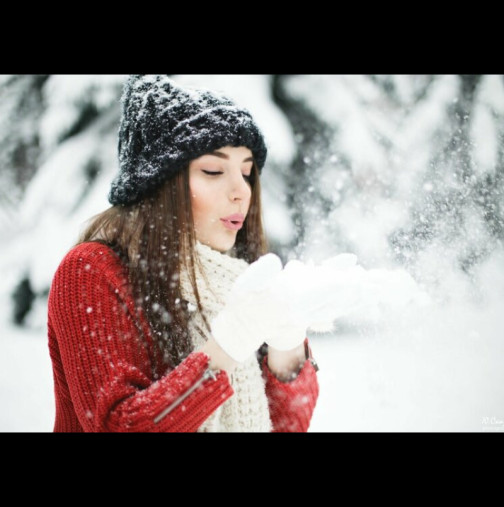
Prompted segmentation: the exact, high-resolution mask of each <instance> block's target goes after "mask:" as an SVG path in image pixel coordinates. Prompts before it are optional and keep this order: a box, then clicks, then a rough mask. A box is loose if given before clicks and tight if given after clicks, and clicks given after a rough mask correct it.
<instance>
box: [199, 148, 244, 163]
mask: <svg viewBox="0 0 504 507" xmlns="http://www.w3.org/2000/svg"><path fill="white" fill-rule="evenodd" d="M208 155H213V156H214V157H219V158H224V159H226V160H229V156H228V155H226V154H225V153H222V152H221V151H212V153H208ZM253 161H254V158H253V157H248V158H246V159H244V160H243V161H242V163H243V162H253Z"/></svg>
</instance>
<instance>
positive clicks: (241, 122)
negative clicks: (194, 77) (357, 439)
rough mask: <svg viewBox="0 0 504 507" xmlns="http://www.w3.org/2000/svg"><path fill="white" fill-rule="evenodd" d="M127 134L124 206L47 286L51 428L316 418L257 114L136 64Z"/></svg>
mask: <svg viewBox="0 0 504 507" xmlns="http://www.w3.org/2000/svg"><path fill="white" fill-rule="evenodd" d="M118 147H119V163H120V172H119V175H118V176H117V178H116V179H115V180H114V182H113V184H112V188H111V191H110V194H109V201H110V203H111V204H112V207H111V208H110V209H108V210H106V211H105V212H103V213H101V214H100V215H98V216H97V217H95V218H94V219H93V221H92V222H91V223H90V225H89V226H88V227H87V229H86V230H85V231H84V233H83V235H82V237H81V239H80V241H79V243H78V244H77V245H76V246H75V247H74V248H72V249H71V250H70V252H68V254H67V255H66V256H65V258H64V259H63V261H62V262H61V264H60V266H59V268H58V270H57V272H56V274H55V276H54V279H53V283H52V286H51V291H50V295H49V302H48V310H49V313H48V333H49V349H50V354H51V359H52V364H53V372H54V385H55V397H56V420H55V426H54V431H57V432H61V431H70V432H80V431H109V432H110V431H132V432H144V431H145V432H146V431H149V432H150V431H157V432H181V431H254V432H255V431H297V432H301V431H307V429H308V427H309V424H310V420H311V417H312V413H313V410H314V407H315V404H316V401H317V397H318V391H319V386H318V382H317V376H316V364H315V362H314V361H313V359H312V358H311V353H310V349H309V347H308V342H307V340H306V338H305V332H306V326H305V324H304V321H303V322H298V321H297V320H296V316H294V315H293V314H292V308H293V307H292V308H291V307H290V306H288V305H287V306H286V304H285V302H286V301H287V299H285V300H284V299H283V298H282V296H281V294H280V295H279V293H278V292H277V293H276V294H275V291H273V290H270V289H271V282H272V280H275V279H276V278H275V277H277V276H278V275H279V274H280V272H281V271H282V268H281V264H280V265H279V261H278V258H276V257H275V256H273V254H267V255H264V254H265V253H266V244H265V239H264V233H263V228H262V222H261V201H260V180H259V176H260V173H261V170H262V168H263V166H264V163H265V160H266V154H267V150H266V146H265V144H264V139H263V136H262V134H261V132H260V131H259V129H258V128H257V126H256V124H255V123H254V121H253V119H252V117H251V116H250V114H249V113H248V112H247V111H246V110H244V109H242V108H239V107H237V106H236V105H235V104H233V103H232V102H231V101H230V100H229V99H227V98H225V97H222V96H220V95H218V94H215V93H211V92H209V91H204V90H192V89H183V88H181V87H179V86H177V85H176V84H175V83H174V82H173V81H172V80H170V79H169V78H168V77H166V76H131V77H130V78H129V79H128V81H127V82H126V84H125V87H124V92H123V97H122V117H121V124H120V129H119V146H118ZM258 259H259V260H258ZM265 342H267V345H266V344H265Z"/></svg>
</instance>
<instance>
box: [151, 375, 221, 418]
mask: <svg viewBox="0 0 504 507" xmlns="http://www.w3.org/2000/svg"><path fill="white" fill-rule="evenodd" d="M215 373H216V372H214V371H212V370H211V369H210V368H207V369H206V370H205V371H204V372H203V375H202V376H201V377H200V378H199V379H198V380H197V381H196V382H195V383H194V384H193V385H192V386H191V387H190V388H189V389H188V390H187V391H186V392H185V393H183V394H182V395H180V396H179V397H178V398H177V399H176V400H175V401H174V402H173V403H171V404H170V405H168V407H166V408H165V409H164V410H163V411H162V412H160V413H159V414H158V415H157V416H156V417H155V418H154V422H155V423H156V424H157V423H158V422H159V421H161V419H163V418H165V417H166V416H167V415H168V414H169V413H170V412H171V411H172V410H174V409H175V408H176V407H178V406H179V405H180V404H181V403H182V402H183V401H184V400H185V399H186V398H187V397H188V396H189V395H190V394H191V393H192V392H193V391H195V390H196V389H198V387H199V386H200V385H201V384H203V382H205V380H208V379H210V378H211V379H212V380H217V377H216V375H215Z"/></svg>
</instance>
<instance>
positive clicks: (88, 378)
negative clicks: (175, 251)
mask: <svg viewBox="0 0 504 507" xmlns="http://www.w3.org/2000/svg"><path fill="white" fill-rule="evenodd" d="M240 262H241V261H240ZM195 318H196V317H195ZM140 331H141V332H140ZM142 337H144V338H142ZM193 339H194V341H195V343H201V341H198V340H201V339H204V336H200V337H198V336H197V335H194V338H193ZM48 345H49V352H50V356H51V360H52V366H53V375H54V393H55V405H56V416H55V424H54V431H56V432H81V431H87V432H116V431H121V432H123V431H129V432H186V431H187V432H194V431H197V430H200V431H226V430H229V431H240V430H241V431H263V430H267V429H268V427H269V424H270V425H271V426H270V428H271V430H272V431H297V432H303V431H307V430H308V427H309V422H310V419H311V416H312V413H313V410H314V407H315V404H316V401H317V397H318V383H317V377H316V373H315V370H314V368H313V366H312V365H311V363H310V362H309V361H306V362H305V363H304V365H303V368H302V370H301V371H300V373H299V375H298V376H297V377H296V379H294V380H293V381H291V382H288V383H284V382H280V381H279V380H278V379H276V378H275V376H274V375H273V374H272V373H271V372H270V371H269V369H268V367H267V364H266V363H263V365H262V376H263V379H264V380H263V382H261V383H260V382H259V380H260V379H259V378H258V375H257V371H256V370H255V369H254V368H253V366H252V362H251V363H250V364H249V363H247V365H242V366H243V370H242V371H241V372H240V371H237V372H236V373H235V374H234V375H233V378H230V376H228V374H227V373H226V372H225V371H220V372H217V373H216V376H215V378H214V379H212V378H209V379H207V380H204V381H203V382H201V380H202V377H203V375H204V373H205V372H206V371H207V369H208V364H209V357H208V356H207V355H206V354H204V353H202V352H199V351H197V350H196V349H195V351H193V352H192V353H191V354H189V356H188V357H187V358H186V359H185V360H184V361H183V362H182V363H181V364H180V365H178V366H177V367H176V368H174V369H173V370H171V371H166V372H164V374H163V375H162V376H161V377H160V378H154V375H153V373H152V363H153V357H154V354H155V352H154V351H155V347H154V346H153V343H152V341H151V338H150V333H149V328H148V326H147V323H146V322H145V320H144V319H140V321H139V320H138V319H137V317H136V312H135V303H134V301H133V298H132V297H131V293H130V290H129V287H128V283H127V272H126V269H125V268H124V266H123V265H122V264H121V262H120V260H119V258H118V256H117V255H116V254H115V253H114V252H113V251H112V250H111V249H109V248H108V247H106V246H104V245H102V244H100V243H95V242H90V243H83V244H80V245H78V246H76V247H74V248H73V249H71V250H70V251H69V252H68V253H67V255H66V256H65V257H64V259H63V260H62V262H61V264H60V266H59V267H58V269H57V271H56V273H55V275H54V278H53V283H52V286H51V291H50V294H49V301H48ZM259 371H260V370H259ZM251 372H252V373H251ZM198 384H199V387H197V388H195V389H194V390H192V392H191V393H190V394H189V395H188V396H186V397H184V396H185V394H186V393H187V392H188V390H189V389H191V388H192V387H194V386H195V385H198ZM261 385H262V387H261ZM261 389H264V393H265V396H266V398H262V401H259V402H258V404H257V405H255V400H256V396H257V393H258V392H259V391H260V392H262V391H261ZM235 396H236V400H237V402H236V403H233V404H229V405H228V407H229V409H226V407H225V405H226V402H227V400H230V399H231V398H233V397H235ZM249 397H250V399H248V398H249ZM182 399H183V401H181V400H182ZM264 399H266V400H267V402H268V407H269V412H270V413H269V420H267V418H266V414H265V412H264ZM238 400H241V401H238ZM168 407H173V408H172V409H170V411H169V413H168V414H167V415H166V416H164V417H163V418H162V419H161V420H160V421H159V422H155V419H156V417H157V416H158V415H159V414H161V413H162V412H163V411H165V410H166V409H167V408H168ZM243 407H245V408H244V409H243ZM242 409H243V410H242ZM250 411H252V412H250ZM251 413H252V416H251ZM249 418H250V419H249ZM245 419H247V421H248V422H247V421H244V420H245Z"/></svg>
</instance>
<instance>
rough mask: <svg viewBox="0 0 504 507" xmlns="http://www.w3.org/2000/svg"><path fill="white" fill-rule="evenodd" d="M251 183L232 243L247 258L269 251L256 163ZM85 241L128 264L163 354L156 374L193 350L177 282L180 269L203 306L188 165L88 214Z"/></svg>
mask: <svg viewBox="0 0 504 507" xmlns="http://www.w3.org/2000/svg"><path fill="white" fill-rule="evenodd" d="M250 184H251V187H252V197H251V202H250V207H249V212H248V214H247V218H246V220H245V222H244V226H243V228H242V229H241V230H240V231H239V232H238V234H237V237H236V243H235V245H234V247H233V250H234V255H235V256H236V257H238V258H241V259H244V260H246V261H247V262H249V263H250V262H253V261H255V260H257V259H258V258H259V257H260V256H261V255H263V254H265V253H266V251H267V244H266V238H265V234H264V229H263V222H262V207H261V186H260V179H259V171H258V169H257V166H256V164H255V163H254V164H253V168H252V173H251V178H250ZM88 241H99V242H101V243H103V244H105V245H107V246H109V247H110V248H112V249H113V250H114V251H115V252H116V253H117V254H118V255H119V257H120V258H121V260H122V262H123V264H124V265H125V266H126V267H127V271H128V279H129V283H130V286H131V289H132V293H133V295H134V298H135V303H136V308H137V311H138V312H139V314H140V313H143V315H145V317H146V319H147V322H148V324H149V327H150V332H151V336H152V341H153V342H154V344H155V345H156V348H157V350H156V351H155V352H156V353H155V354H154V357H158V356H159V357H160V358H161V364H158V363H159V361H158V360H155V359H154V360H153V363H154V364H153V373H154V375H155V376H158V375H159V374H160V373H162V371H164V370H165V369H166V367H168V368H174V367H175V366H176V365H177V364H179V363H180V362H181V361H182V360H183V359H184V358H185V357H186V356H187V355H188V354H189V353H190V352H191V350H192V343H191V337H190V336H189V334H188V329H187V324H188V309H187V302H185V301H184V300H183V297H182V293H181V284H180V274H181V271H182V270H184V269H185V270H187V273H188V276H189V281H190V283H191V285H192V288H193V292H194V294H195V297H196V301H197V306H198V309H199V311H200V312H202V306H201V301H200V298H199V294H198V289H197V285H196V271H195V259H196V258H197V257H196V256H195V243H196V237H195V233H194V222H193V216H192V208H191V196H190V188H189V167H186V168H185V169H184V170H182V171H180V172H179V173H178V174H177V175H176V176H174V177H173V178H171V179H169V180H168V181H166V182H165V183H164V184H163V185H161V186H160V188H159V189H158V190H157V191H156V192H155V193H153V194H151V195H149V196H147V197H145V198H144V199H142V200H141V201H139V202H137V203H135V204H131V205H127V206H124V205H119V206H112V207H111V208H109V209H107V210H105V211H104V212H102V213H100V214H98V215H96V216H95V217H93V218H91V221H90V223H89V225H88V226H87V227H86V229H85V230H84V231H83V233H82V234H81V236H80V238H79V241H78V243H77V244H79V243H84V242H88ZM139 328H140V326H139Z"/></svg>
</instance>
